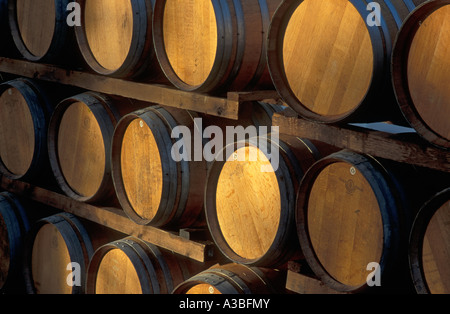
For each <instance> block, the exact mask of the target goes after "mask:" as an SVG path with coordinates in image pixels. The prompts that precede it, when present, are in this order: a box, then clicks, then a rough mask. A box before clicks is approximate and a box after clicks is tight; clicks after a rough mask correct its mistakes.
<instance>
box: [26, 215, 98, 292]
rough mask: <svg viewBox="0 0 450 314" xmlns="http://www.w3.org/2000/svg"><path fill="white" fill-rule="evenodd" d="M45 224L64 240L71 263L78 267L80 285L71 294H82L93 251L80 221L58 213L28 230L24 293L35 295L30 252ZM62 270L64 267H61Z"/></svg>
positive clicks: (73, 288)
mask: <svg viewBox="0 0 450 314" xmlns="http://www.w3.org/2000/svg"><path fill="white" fill-rule="evenodd" d="M45 224H51V225H53V226H55V227H56V228H57V229H58V231H59V232H60V233H61V235H62V236H63V238H64V241H65V243H66V245H67V248H68V249H69V254H70V259H71V262H76V263H78V264H79V265H80V275H81V278H80V279H81V285H80V286H76V285H75V286H73V287H72V294H84V293H85V287H84V286H85V282H86V271H87V267H88V265H89V261H90V259H91V257H92V255H93V254H94V249H93V247H92V243H91V240H90V236H89V234H88V233H87V231H86V229H85V228H84V226H83V224H82V223H81V222H80V220H79V219H78V218H77V217H76V216H75V215H72V214H69V213H60V214H55V215H52V216H49V217H46V218H42V219H40V220H38V221H37V222H35V223H34V224H33V225H32V226H31V229H30V230H29V232H28V234H27V237H26V241H25V249H24V254H23V255H24V256H23V274H24V277H25V285H26V291H27V293H28V294H36V293H37V291H36V288H35V287H34V283H33V274H32V251H33V244H34V239H35V237H36V235H37V233H38V232H39V230H40V228H41V227H42V226H44V225H45ZM63 267H64V268H65V267H66V265H64V266H63Z"/></svg>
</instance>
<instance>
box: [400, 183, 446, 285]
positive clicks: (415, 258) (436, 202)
mask: <svg viewBox="0 0 450 314" xmlns="http://www.w3.org/2000/svg"><path fill="white" fill-rule="evenodd" d="M409 241H410V242H409V263H410V271H411V276H412V278H413V282H414V286H415V288H416V291H417V293H421V294H429V293H433V294H448V293H450V271H449V267H448V266H449V265H450V188H447V189H445V190H443V191H441V192H439V193H437V194H436V195H435V196H433V197H432V198H431V199H430V200H429V201H427V202H426V203H425V204H424V205H423V207H422V209H421V210H420V212H419V213H418V214H417V216H416V219H415V220H414V225H413V228H412V230H411V235H410V240H409Z"/></svg>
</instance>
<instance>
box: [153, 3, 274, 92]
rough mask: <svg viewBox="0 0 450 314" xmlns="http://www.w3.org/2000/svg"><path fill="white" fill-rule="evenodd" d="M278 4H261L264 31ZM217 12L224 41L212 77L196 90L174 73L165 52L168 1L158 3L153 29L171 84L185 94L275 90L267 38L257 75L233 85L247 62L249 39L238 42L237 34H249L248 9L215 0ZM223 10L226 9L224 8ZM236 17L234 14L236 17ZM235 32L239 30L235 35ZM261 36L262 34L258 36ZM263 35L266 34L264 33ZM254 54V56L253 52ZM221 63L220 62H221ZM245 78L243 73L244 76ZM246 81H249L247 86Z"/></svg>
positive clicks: (162, 65)
mask: <svg viewBox="0 0 450 314" xmlns="http://www.w3.org/2000/svg"><path fill="white" fill-rule="evenodd" d="M277 2H279V1H278V0H274V1H271V0H265V1H264V3H263V1H259V5H260V9H261V19H262V25H263V28H264V27H266V28H268V27H269V24H270V13H273V12H269V11H274V6H275V3H277ZM212 4H213V6H214V10H215V12H216V19H217V23H218V25H217V26H218V37H219V38H223V39H224V40H219V41H218V46H217V48H218V49H217V50H218V52H217V53H216V58H215V60H216V61H215V62H214V65H213V68H212V70H211V73H210V75H209V76H208V78H207V79H206V81H205V82H203V83H202V84H200V85H197V86H192V85H189V84H186V83H185V82H183V81H182V80H181V79H180V78H179V77H178V75H177V74H176V73H175V71H174V70H173V68H172V66H171V64H170V61H169V59H168V56H167V54H166V52H165V48H164V40H163V38H164V36H163V26H162V24H163V17H162V16H163V13H164V8H165V1H164V0H156V4H155V9H154V25H153V38H154V42H155V50H156V55H157V58H158V62H159V65H160V68H161V69H162V71H163V72H164V74H165V77H166V78H167V79H168V81H169V82H171V83H172V84H173V85H174V86H175V87H176V88H178V89H180V90H184V91H195V92H215V93H216V92H219V93H220V92H221V91H224V90H226V89H230V88H231V89H233V90H246V89H254V88H256V87H258V88H262V89H266V88H272V86H273V85H272V81H271V78H270V75H269V72H268V68H267V65H266V63H267V62H266V55H265V50H264V47H265V45H266V38H265V36H262V37H263V38H262V44H261V56H260V59H259V61H258V66H257V68H256V70H255V73H253V74H254V75H250V76H249V77H247V78H244V79H242V78H241V80H243V81H244V82H243V83H240V84H238V85H235V84H233V83H234V80H235V79H236V77H237V76H238V75H239V72H240V69H239V67H240V63H241V62H242V59H243V58H244V50H245V38H243V37H242V38H235V37H234V35H233V32H235V31H237V32H239V33H242V34H245V17H244V15H245V14H244V9H243V8H242V5H245V3H241V2H240V1H233V3H231V1H229V0H227V1H223V2H220V3H219V1H216V0H212ZM222 7H223V8H222ZM233 13H234V14H233ZM232 29H236V30H235V31H233V30H232ZM256 33H259V32H255V34H256ZM261 33H263V34H264V33H265V31H264V30H262V32H261ZM250 53H251V52H250ZM217 60H220V61H217ZM241 75H242V72H241ZM245 81H247V82H246V83H245Z"/></svg>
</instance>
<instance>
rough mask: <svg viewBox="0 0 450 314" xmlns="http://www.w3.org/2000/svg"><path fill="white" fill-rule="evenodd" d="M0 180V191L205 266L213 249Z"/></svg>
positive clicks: (121, 216)
mask: <svg viewBox="0 0 450 314" xmlns="http://www.w3.org/2000/svg"><path fill="white" fill-rule="evenodd" d="M0 179H1V181H0V189H4V190H6V191H9V192H11V193H14V194H16V195H19V196H23V197H26V198H28V199H31V200H33V201H36V202H39V203H42V204H44V205H47V206H51V207H54V208H56V209H60V210H62V211H65V212H68V213H71V214H74V215H76V216H78V217H80V218H84V219H87V220H90V221H92V222H95V223H98V224H100V225H103V226H105V227H108V228H110V229H113V230H116V231H119V232H122V233H124V234H128V235H130V236H134V237H137V238H140V239H142V240H144V241H147V242H150V243H153V244H155V245H157V246H159V247H162V248H165V249H168V250H170V251H173V252H175V253H178V254H180V255H183V256H186V257H188V258H191V259H193V260H196V261H199V262H205V261H207V260H209V259H211V258H212V257H213V247H212V245H209V244H205V243H200V242H194V241H190V240H187V239H185V238H183V237H181V236H178V235H176V234H173V233H170V232H167V231H164V230H161V229H157V228H154V227H151V226H140V225H137V224H135V223H134V222H132V221H131V220H130V219H129V218H128V217H126V216H125V214H124V213H123V211H122V210H120V209H117V208H100V207H96V206H92V205H89V204H85V203H81V202H78V201H75V200H73V199H71V198H69V197H66V196H64V195H61V194H58V193H55V192H52V191H49V190H46V189H43V188H40V187H37V186H33V185H31V184H28V183H24V182H21V181H15V180H10V179H8V178H6V177H4V176H2V175H0Z"/></svg>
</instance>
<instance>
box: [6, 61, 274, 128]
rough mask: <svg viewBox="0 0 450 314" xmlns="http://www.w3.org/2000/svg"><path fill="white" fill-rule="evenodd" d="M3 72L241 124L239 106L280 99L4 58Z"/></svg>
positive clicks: (268, 93) (270, 93)
mask: <svg viewBox="0 0 450 314" xmlns="http://www.w3.org/2000/svg"><path fill="white" fill-rule="evenodd" d="M0 72H3V73H9V74H14V75H19V76H22V77H27V78H34V79H39V80H43V81H48V82H53V83H59V84H64V85H69V86H75V87H79V88H83V89H86V90H91V91H96V92H100V93H105V94H111V95H117V96H122V97H126V98H131V99H135V100H139V101H144V102H149V103H153V104H158V105H164V106H169V107H176V108H181V109H187V110H193V111H197V112H202V113H205V114H210V115H214V116H219V117H223V118H228V119H233V120H237V119H238V118H239V105H240V104H241V103H242V102H245V101H252V100H264V99H278V97H279V96H278V93H276V91H272V90H268V91H256V92H242V93H241V92H229V93H228V94H227V97H215V96H210V95H205V94H199V93H192V92H185V91H180V90H177V89H175V88H174V87H171V86H165V85H157V84H148V83H142V82H134V81H127V80H123V79H117V78H111V77H106V76H102V75H98V74H92V73H87V72H81V71H74V70H68V69H64V68H61V67H58V66H54V65H47V64H40V63H34V62H29V61H24V60H16V59H9V58H4V57H0Z"/></svg>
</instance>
